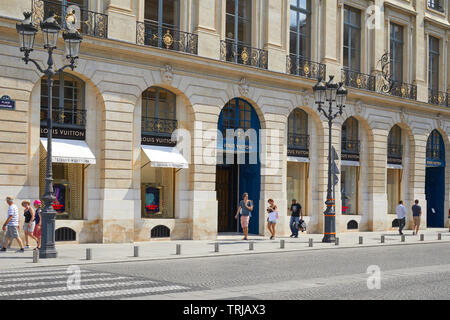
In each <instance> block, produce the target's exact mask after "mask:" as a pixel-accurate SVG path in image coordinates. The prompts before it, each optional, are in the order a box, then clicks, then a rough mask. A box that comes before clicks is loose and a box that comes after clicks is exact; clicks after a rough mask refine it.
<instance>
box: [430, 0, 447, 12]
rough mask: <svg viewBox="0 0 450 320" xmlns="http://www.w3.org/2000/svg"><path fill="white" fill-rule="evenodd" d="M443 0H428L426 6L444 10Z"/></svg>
mask: <svg viewBox="0 0 450 320" xmlns="http://www.w3.org/2000/svg"><path fill="white" fill-rule="evenodd" d="M443 4H444V1H443V0H428V8H430V9H434V10H437V11H440V12H444V6H443Z"/></svg>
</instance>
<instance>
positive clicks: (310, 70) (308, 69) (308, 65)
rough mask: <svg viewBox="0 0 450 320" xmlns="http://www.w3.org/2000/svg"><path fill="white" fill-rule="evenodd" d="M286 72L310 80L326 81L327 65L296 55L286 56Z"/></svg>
mask: <svg viewBox="0 0 450 320" xmlns="http://www.w3.org/2000/svg"><path fill="white" fill-rule="evenodd" d="M286 70H287V72H288V73H289V74H295V75H297V76H302V77H305V78H310V79H318V78H322V79H325V75H326V65H324V64H322V63H318V62H314V61H311V60H308V59H306V58H304V57H302V56H299V55H295V54H290V55H288V56H286Z"/></svg>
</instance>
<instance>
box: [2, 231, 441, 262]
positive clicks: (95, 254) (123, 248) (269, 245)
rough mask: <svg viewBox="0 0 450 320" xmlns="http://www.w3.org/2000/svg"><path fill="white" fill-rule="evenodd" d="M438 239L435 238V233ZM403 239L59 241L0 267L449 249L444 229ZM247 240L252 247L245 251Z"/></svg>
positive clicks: (371, 235) (8, 257)
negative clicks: (53, 250) (433, 246)
mask: <svg viewBox="0 0 450 320" xmlns="http://www.w3.org/2000/svg"><path fill="white" fill-rule="evenodd" d="M439 233H441V239H442V240H438V234H439ZM404 234H405V242H401V237H400V235H399V234H398V232H396V231H387V232H348V233H342V234H339V235H338V237H339V245H338V246H337V245H335V244H334V243H322V242H321V241H322V235H321V234H300V235H299V238H298V239H294V238H289V237H280V238H277V239H275V240H268V238H267V237H262V236H250V237H249V238H250V241H244V240H242V235H219V237H218V239H217V240H216V241H213V240H181V241H175V240H167V241H147V242H136V243H134V244H133V243H127V244H60V243H57V251H58V258H57V259H42V260H40V261H39V262H38V263H33V251H32V250H29V251H26V252H25V253H16V252H15V251H16V249H17V248H15V247H12V248H11V249H10V251H8V252H0V269H1V270H5V269H17V268H29V267H42V266H46V267H50V266H66V265H86V264H96V263H117V262H127V261H148V260H166V259H180V258H182V259H183V258H198V257H214V256H227V255H239V254H258V253H270V252H278V253H279V252H283V251H284V252H286V251H291V252H292V251H298V252H299V254H302V252H304V251H311V250H327V249H328V250H339V249H341V248H357V247H373V246H391V245H408V244H421V245H424V244H426V243H435V242H442V243H448V244H449V248H450V232H449V230H448V229H447V228H445V229H428V230H423V231H421V232H419V235H420V234H424V236H425V241H423V242H422V241H420V236H413V235H412V231H411V230H404ZM382 235H384V236H385V243H384V244H382V243H381V236H382ZM360 236H362V237H363V244H359V237H360ZM310 238H312V239H313V247H309V239H310ZM280 240H285V248H284V249H280ZM216 242H217V243H219V252H214V248H215V243H216ZM249 242H252V243H253V245H254V250H253V251H250V250H249ZM177 244H180V245H181V254H180V255H177V254H176V245H177ZM134 246H138V247H139V257H134V256H133V253H134ZM87 248H91V249H92V260H89V261H88V260H86V249H87Z"/></svg>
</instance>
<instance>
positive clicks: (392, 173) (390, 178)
mask: <svg viewBox="0 0 450 320" xmlns="http://www.w3.org/2000/svg"><path fill="white" fill-rule="evenodd" d="M400 174H401V171H400V170H399V169H387V198H388V213H389V214H395V208H396V207H397V205H398V202H399V201H400Z"/></svg>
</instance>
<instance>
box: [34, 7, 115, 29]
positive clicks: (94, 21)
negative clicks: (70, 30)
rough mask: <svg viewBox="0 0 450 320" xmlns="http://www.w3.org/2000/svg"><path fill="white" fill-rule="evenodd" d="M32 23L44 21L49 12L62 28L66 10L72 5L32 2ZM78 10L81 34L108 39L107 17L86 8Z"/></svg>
mask: <svg viewBox="0 0 450 320" xmlns="http://www.w3.org/2000/svg"><path fill="white" fill-rule="evenodd" d="M32 1H33V2H32V21H33V23H34V24H39V23H40V22H41V21H43V20H45V19H46V18H47V17H48V16H49V14H50V12H51V11H53V12H54V13H55V14H56V20H57V21H58V23H59V24H60V25H61V26H62V27H64V26H65V23H66V19H65V17H66V16H67V14H71V12H68V10H67V8H68V7H69V6H72V5H73V4H70V3H69V4H67V5H63V4H62V3H61V2H57V1H48V0H32ZM79 8H80V16H79V17H77V18H79V19H80V21H79V31H80V32H81V33H82V34H85V35H88V36H94V37H100V38H107V37H108V15H106V14H103V13H99V12H94V11H89V10H87V8H84V7H79Z"/></svg>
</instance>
